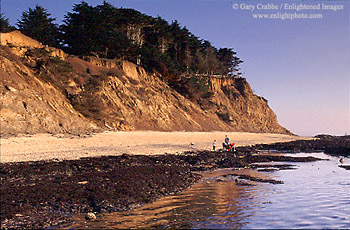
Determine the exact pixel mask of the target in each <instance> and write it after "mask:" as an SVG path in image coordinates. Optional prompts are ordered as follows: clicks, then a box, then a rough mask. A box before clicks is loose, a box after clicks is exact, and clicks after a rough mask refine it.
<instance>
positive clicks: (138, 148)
mask: <svg viewBox="0 0 350 230" xmlns="http://www.w3.org/2000/svg"><path fill="white" fill-rule="evenodd" d="M225 135H228V136H229V137H230V140H231V142H235V143H236V145H237V146H246V145H254V144H262V143H264V144H268V143H275V142H288V141H293V140H308V139H312V138H308V137H299V136H291V135H283V134H269V133H246V132H156V131H133V132H104V133H97V134H93V135H91V136H85V137H77V136H69V135H56V136H53V135H50V134H39V135H32V136H19V137H10V138H6V139H4V138H2V139H0V143H1V151H0V152H1V159H0V160H1V163H7V162H24V161H39V160H53V159H56V160H73V159H79V158H82V157H98V156H118V155H122V154H125V153H126V154H142V155H155V154H164V153H172V154H174V153H181V152H184V151H189V150H210V149H212V143H213V140H216V141H217V148H220V147H221V143H222V142H223V140H224V138H225ZM191 143H192V144H193V145H192V144H191Z"/></svg>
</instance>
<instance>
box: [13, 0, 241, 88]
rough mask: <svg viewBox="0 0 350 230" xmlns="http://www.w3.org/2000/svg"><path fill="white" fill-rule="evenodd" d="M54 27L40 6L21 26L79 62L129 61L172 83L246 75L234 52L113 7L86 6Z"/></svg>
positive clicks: (75, 8) (75, 9)
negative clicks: (83, 58)
mask: <svg viewBox="0 0 350 230" xmlns="http://www.w3.org/2000/svg"><path fill="white" fill-rule="evenodd" d="M54 21H55V19H54V18H51V17H50V14H49V13H48V12H47V10H46V9H44V8H42V7H41V6H38V5H37V6H36V7H35V8H34V9H31V8H29V10H28V11H26V12H23V14H22V17H21V20H19V21H18V22H17V26H18V28H19V29H20V31H21V32H22V33H24V34H25V35H27V36H30V37H32V38H34V39H37V40H39V41H40V42H42V43H44V44H46V45H49V46H54V47H58V48H63V49H64V50H65V51H66V52H68V53H71V54H74V55H78V56H86V55H93V56H97V57H100V58H111V59H123V60H128V61H131V62H133V63H137V64H139V65H141V66H142V67H144V68H145V69H146V70H148V71H150V72H154V71H158V72H160V73H161V74H162V75H163V77H165V80H167V81H168V82H174V81H177V80H179V78H181V77H180V76H183V75H185V74H192V75H195V74H199V75H222V76H226V77H234V76H239V75H240V67H239V64H240V63H242V61H241V59H240V58H239V57H237V56H236V52H235V51H234V50H233V49H232V48H220V49H217V48H216V47H214V46H213V45H212V44H211V43H210V42H209V41H206V40H202V39H200V38H198V37H197V36H195V35H194V34H192V33H191V32H190V31H189V30H188V29H187V28H186V27H181V26H180V24H179V23H178V22H177V21H176V20H175V21H173V22H171V23H168V22H167V21H166V20H164V19H162V18H160V17H157V18H154V17H151V16H148V15H145V14H142V13H140V12H139V11H136V10H133V9H124V8H116V7H115V6H113V5H111V4H109V3H107V2H103V3H102V4H101V5H97V6H95V7H94V6H90V5H89V4H88V3H86V2H84V1H83V2H81V3H79V4H75V5H74V6H73V12H69V13H67V14H66V15H65V20H64V23H63V24H62V25H60V26H59V25H57V24H55V23H54Z"/></svg>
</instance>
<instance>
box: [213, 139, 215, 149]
mask: <svg viewBox="0 0 350 230" xmlns="http://www.w3.org/2000/svg"><path fill="white" fill-rule="evenodd" d="M215 148H216V140H214V142H213V151H215Z"/></svg>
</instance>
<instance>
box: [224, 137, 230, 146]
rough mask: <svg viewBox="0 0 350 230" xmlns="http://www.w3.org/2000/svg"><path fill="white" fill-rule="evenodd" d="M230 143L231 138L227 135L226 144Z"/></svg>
mask: <svg viewBox="0 0 350 230" xmlns="http://www.w3.org/2000/svg"><path fill="white" fill-rule="evenodd" d="M229 143H230V138H229V137H228V136H227V135H225V144H226V145H228V144H229Z"/></svg>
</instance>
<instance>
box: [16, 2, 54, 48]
mask: <svg viewBox="0 0 350 230" xmlns="http://www.w3.org/2000/svg"><path fill="white" fill-rule="evenodd" d="M50 15H51V14H49V13H48V12H47V10H46V9H44V8H43V7H41V6H39V5H36V6H35V8H34V9H32V8H29V10H28V11H25V12H23V13H22V16H21V20H18V22H17V26H18V28H19V30H20V31H21V32H22V33H23V34H25V35H27V36H29V37H31V38H34V39H36V40H38V41H40V42H42V43H43V44H45V45H49V46H59V31H58V26H57V24H55V23H54V21H55V18H51V17H50Z"/></svg>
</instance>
